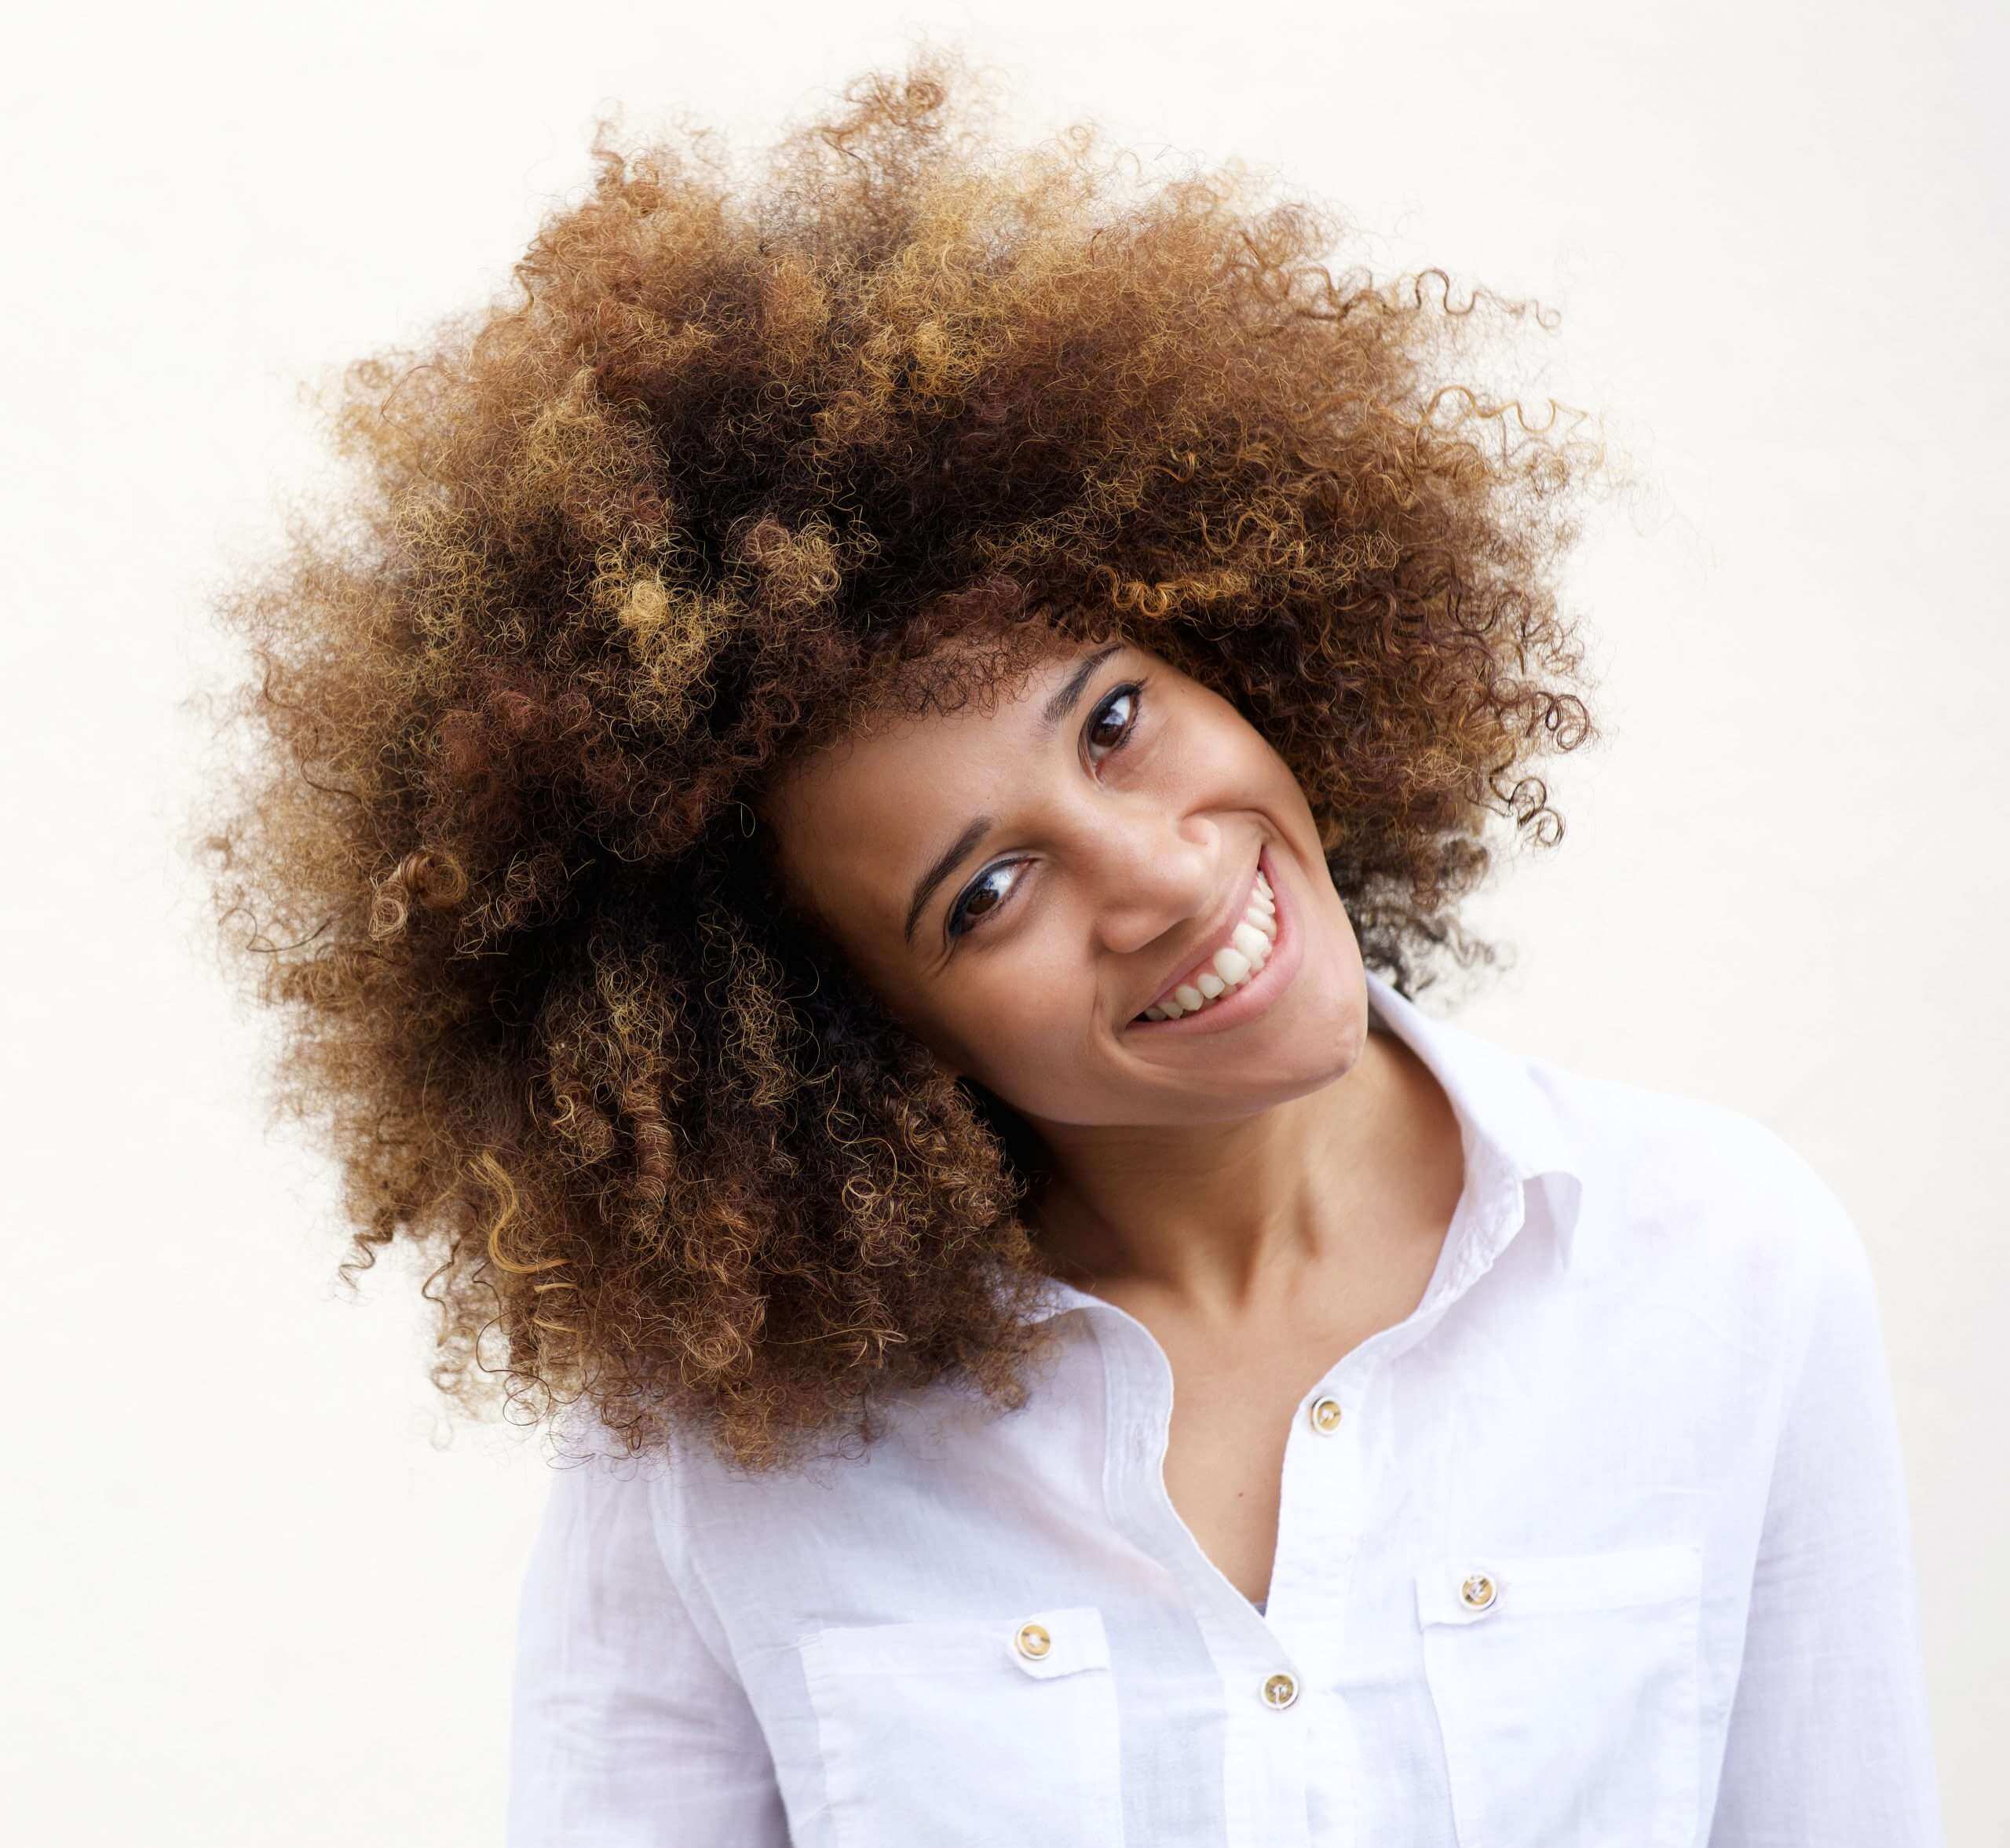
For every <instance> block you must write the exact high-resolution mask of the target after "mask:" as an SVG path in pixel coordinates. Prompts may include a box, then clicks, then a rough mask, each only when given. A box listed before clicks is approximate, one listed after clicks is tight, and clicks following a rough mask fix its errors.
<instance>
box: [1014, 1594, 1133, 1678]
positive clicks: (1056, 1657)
mask: <svg viewBox="0 0 2010 1848" xmlns="http://www.w3.org/2000/svg"><path fill="white" fill-rule="evenodd" d="M1001 1628H1002V1629H1003V1633H1004V1642H1005V1649H1006V1653H1007V1654H1008V1655H1010V1657H1011V1658H1012V1664H1013V1666H1014V1667H1015V1668H1018V1669H1020V1670H1021V1671H1024V1672H1025V1674H1028V1675H1037V1676H1039V1677H1040V1678H1042V1679H1044V1678H1047V1676H1049V1675H1073V1674H1074V1673H1075V1672H1076V1671H1077V1670H1078V1669H1083V1668H1107V1667H1109V1638H1108V1637H1107V1636H1105V1634H1103V1627H1102V1611H1101V1610H1099V1609H1098V1608H1097V1607H1096V1606H1095V1605H1092V1604H1078V1605H1069V1606H1068V1607H1067V1608H1065V1609H1061V1610H1046V1611H1032V1612H1028V1613H1027V1615H1026V1616H1024V1617H1022V1618H1021V1619H1020V1620H1019V1621H1018V1623H1007V1624H1004V1625H1002V1626H1001ZM1029 1632H1033V1633H1036V1634H1035V1637H1034V1638H1033V1640H1034V1641H1035V1642H1037V1640H1038V1639H1040V1638H1044V1642H1045V1649H1044V1653H1040V1654H1033V1653H1029V1650H1028V1649H1025V1648H1022V1647H1021V1639H1022V1638H1027V1636H1028V1633H1029Z"/></svg>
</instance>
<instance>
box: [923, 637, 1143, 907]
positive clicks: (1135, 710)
mask: <svg viewBox="0 0 2010 1848" xmlns="http://www.w3.org/2000/svg"><path fill="white" fill-rule="evenodd" d="M1148 685H1150V677H1149V675H1147V676H1146V677H1145V678H1143V679H1142V680H1127V681H1124V684H1123V685H1121V686H1117V687H1113V688H1110V690H1109V692H1108V693H1107V694H1105V696H1103V698H1102V699H1101V700H1099V701H1098V703H1097V705H1096V708H1095V711H1093V712H1091V714H1089V719H1088V723H1087V725H1085V726H1084V727H1083V731H1084V735H1086V734H1087V733H1088V732H1092V731H1094V730H1095V728H1096V726H1097V725H1098V722H1099V721H1101V719H1102V716H1103V714H1105V713H1106V712H1107V711H1108V710H1109V709H1110V707H1113V706H1114V705H1116V703H1118V702H1119V701H1120V700H1121V699H1123V698H1124V696H1125V695H1126V694H1128V695H1129V696H1130V698H1131V722H1130V723H1129V724H1128V725H1126V726H1125V727H1124V735H1123V736H1121V737H1120V738H1119V739H1118V740H1117V741H1116V743H1114V744H1113V745H1111V746H1109V747H1108V748H1107V749H1106V750H1105V751H1104V753H1103V755H1104V757H1105V758H1113V757H1114V756H1116V754H1117V753H1118V752H1119V751H1121V750H1123V749H1124V747H1125V746H1126V745H1127V744H1128V743H1130V742H1131V740H1132V739H1133V738H1134V737H1135V736H1137V733H1138V721H1139V719H1140V718H1142V715H1143V713H1144V710H1145V688H1146V687H1147V686H1148ZM1021 864H1024V863H1023V862H1022V861H1019V860H1000V861H998V862H996V864H994V865H991V866H988V867H985V869H984V871H982V872H981V873H979V874H978V876H977V877H976V878H974V879H973V880H971V881H970V883H969V884H968V885H967V886H965V887H964V888H963V890H962V891H961V892H959V893H957V895H956V903H955V904H953V905H952V906H951V907H950V908H949V915H948V919H946V920H945V923H944V926H943V928H944V929H945V932H946V933H947V934H948V938H949V940H950V943H951V944H952V946H953V945H954V944H956V943H957V942H958V941H959V940H961V939H962V938H963V937H967V936H969V935H970V933H971V932H972V931H973V930H975V929H978V928H979V927H980V926H981V924H982V922H983V920H984V919H985V918H994V917H996V915H998V913H999V912H1000V911H1001V910H1002V909H1003V908H1004V906H1006V905H1007V904H1010V903H1011V902H1012V901H1011V899H1010V897H1009V896H1008V897H1006V898H1005V899H1003V900H1001V901H1000V903H999V904H995V905H993V906H992V908H991V909H990V910H989V911H985V912H984V913H983V914H981V916H980V917H979V919H978V922H976V923H970V924H966V925H964V926H963V928H962V929H958V928H957V920H958V919H959V918H961V917H962V916H963V906H964V904H965V902H966V901H967V900H968V899H969V898H970V895H971V894H972V893H974V892H976V891H977V890H978V889H979V888H980V887H981V886H982V885H983V884H984V882H985V880H986V879H988V878H990V877H991V876H992V874H994V873H1001V872H1003V871H1006V870H1007V868H1008V867H1014V866H1018V865H1021ZM1011 889H1012V890H1013V891H1014V892H1016V891H1018V886H1017V885H1014V886H1013V887H1012V888H1011Z"/></svg>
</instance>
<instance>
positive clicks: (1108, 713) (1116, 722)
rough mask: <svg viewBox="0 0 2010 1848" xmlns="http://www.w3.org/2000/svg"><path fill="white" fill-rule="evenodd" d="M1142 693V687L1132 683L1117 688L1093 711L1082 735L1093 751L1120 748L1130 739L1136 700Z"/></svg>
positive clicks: (1134, 718)
mask: <svg viewBox="0 0 2010 1848" xmlns="http://www.w3.org/2000/svg"><path fill="white" fill-rule="evenodd" d="M1143 691H1144V688H1142V686H1140V685H1138V683H1137V682H1135V681H1132V682H1131V683H1130V684H1128V685H1124V686H1120V687H1119V688H1117V689H1116V692H1113V693H1112V694H1111V695H1110V696H1109V698H1108V699H1105V700H1104V701H1103V703H1102V705H1100V706H1098V707H1097V708H1096V710H1095V714H1093V716H1092V717H1091V718H1090V720H1089V722H1088V725H1087V729H1086V730H1085V732H1084V734H1083V735H1084V737H1085V738H1086V739H1087V742H1088V743H1089V745H1090V746H1091V748H1092V749H1093V748H1095V747H1101V748H1102V749H1104V750H1106V751H1120V750H1121V749H1122V748H1123V747H1124V741H1125V740H1127V738H1128V737H1129V736H1131V727H1132V726H1133V725H1135V724H1136V723H1137V722H1138V705H1139V703H1140V702H1139V696H1140V695H1141V694H1142V692H1143ZM1112 728H1114V729H1112Z"/></svg>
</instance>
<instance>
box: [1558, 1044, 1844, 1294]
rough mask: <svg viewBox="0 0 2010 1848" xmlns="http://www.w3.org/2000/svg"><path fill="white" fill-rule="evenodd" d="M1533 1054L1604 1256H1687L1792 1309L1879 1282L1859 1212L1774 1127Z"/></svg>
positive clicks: (1588, 1227) (1589, 1236) (1589, 1226)
mask: <svg viewBox="0 0 2010 1848" xmlns="http://www.w3.org/2000/svg"><path fill="white" fill-rule="evenodd" d="M1525 1063H1526V1072H1527V1074H1528V1076H1529V1080H1530V1082H1531V1083H1533V1084H1534V1085H1535V1086H1536V1087H1537V1088H1538V1089H1539V1090H1540V1091H1541V1092H1542V1093H1543V1094H1544V1096H1545V1097H1547V1098H1548V1101H1549V1104H1550V1106H1551V1108H1552V1109H1553V1111H1554V1112H1555V1116H1556V1118H1557V1120H1558V1123H1559V1126H1560V1127H1561V1128H1562V1131H1563V1138H1562V1140H1563V1145H1565V1146H1566V1147H1567V1148H1568V1149H1570V1152H1571V1154H1572V1156H1573V1160H1574V1161H1575V1163H1576V1165H1577V1170H1578V1172H1579V1174H1580V1177H1581V1182H1582V1185H1583V1189H1584V1194H1583V1200H1582V1207H1581V1211H1582V1212H1583V1214H1584V1225H1583V1227H1582V1231H1583V1233H1584V1236H1585V1239H1586V1240H1587V1241H1588V1245H1589V1247H1591V1250H1590V1253H1589V1255H1591V1256H1592V1258H1594V1260H1596V1259H1598V1258H1603V1260H1605V1261H1606V1262H1610V1263H1613V1264H1617V1265H1621V1267H1624V1265H1627V1264H1628V1262H1631V1261H1639V1260H1644V1259H1646V1258H1650V1257H1654V1256H1660V1257H1662V1258H1667V1259H1668V1260H1669V1261H1670V1262H1676V1263H1678V1264H1680V1263H1682V1262H1684V1261H1686V1262H1687V1265H1688V1266H1689V1267H1690V1268H1692V1269H1696V1270H1698V1271H1699V1272H1700V1273H1704V1274H1706V1275H1707V1276H1709V1277H1711V1278H1712V1279H1714V1280H1716V1282H1717V1283H1718V1284H1720V1285H1721V1286H1723V1287H1725V1288H1727V1289H1729V1290H1732V1291H1748V1292H1749V1291H1757V1292H1759V1293H1760V1294H1761V1295H1763V1296H1766V1297H1769V1298H1774V1299H1776V1301H1777V1303H1778V1307H1779V1308H1780V1309H1782V1311H1783V1312H1784V1313H1789V1314H1792V1313H1794V1312H1795V1311H1796V1309H1798V1310H1800V1311H1801V1312H1803V1313H1804V1312H1805V1310H1806V1309H1807V1306H1808V1305H1809V1303H1810V1302H1811V1299H1812V1298H1814V1297H1816V1296H1818V1295H1822V1294H1823V1293H1825V1292H1826V1291H1833V1290H1834V1289H1836V1288H1837V1287H1840V1288H1843V1289H1845V1290H1849V1289H1858V1290H1862V1289H1867V1288H1868V1287H1869V1262H1868V1257H1867V1255H1866V1250H1865V1247H1864V1241H1863V1239H1862V1234H1861V1233H1860V1232H1859V1231H1858V1227H1857V1225H1856V1224H1855V1221H1854V1220H1853V1218H1851V1214H1850V1212H1849V1211H1848V1209H1847V1207H1846V1206H1845V1205H1844V1202H1843V1200H1842V1199H1841V1197H1840V1195H1839V1194H1838V1192H1837V1191H1836V1189H1835V1187H1834V1186H1833V1185H1831V1183H1830V1182H1829V1181H1828V1180H1827V1179H1826V1178H1824V1177H1823V1176H1822V1174H1820V1173H1818V1171H1816V1169H1815V1168H1814V1166H1813V1164H1812V1163H1811V1162H1810V1161H1809V1160H1807V1157H1806V1156H1804V1155H1803V1154H1802V1153H1801V1152H1800V1150H1799V1149H1796V1148H1795V1147H1794V1146H1793V1144H1792V1143H1791V1142H1789V1141H1788V1140H1787V1139H1786V1138H1785V1136H1783V1135H1782V1134H1780V1133H1779V1132H1778V1130H1775V1129H1774V1128H1773V1127H1771V1125H1769V1124H1767V1123H1764V1122H1763V1121H1762V1120H1760V1119H1759V1118H1757V1117H1756V1116H1752V1115H1749V1114H1748V1113H1747V1112H1743V1111H1741V1110H1738V1109H1734V1108H1731V1107H1730V1105H1725V1104H1721V1103H1718V1102H1716V1101H1712V1100H1711V1099H1708V1098H1705V1097H1694V1096H1690V1095H1687V1094H1683V1093H1679V1092H1674V1091H1665V1090H1656V1089H1654V1088H1652V1087H1648V1086H1645V1085H1641V1084H1635V1083H1628V1082H1626V1081H1624V1080H1621V1079H1611V1078H1603V1077H1597V1076H1592V1075H1590V1074H1588V1073H1585V1072H1577V1071H1573V1070H1570V1069H1568V1068H1564V1067H1562V1066H1559V1065H1555V1064H1553V1063H1551V1062H1550V1061H1545V1060H1543V1059H1540V1058H1535V1057H1530V1058H1528V1059H1527V1060H1526V1062H1525Z"/></svg>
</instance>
